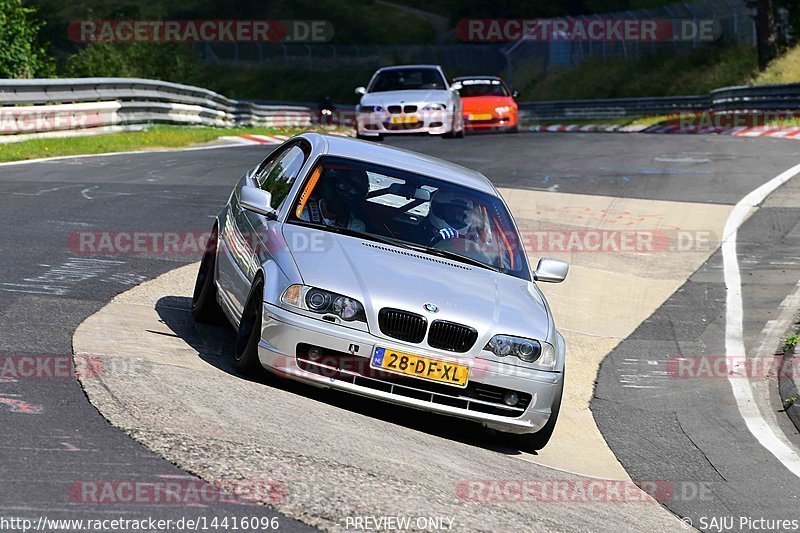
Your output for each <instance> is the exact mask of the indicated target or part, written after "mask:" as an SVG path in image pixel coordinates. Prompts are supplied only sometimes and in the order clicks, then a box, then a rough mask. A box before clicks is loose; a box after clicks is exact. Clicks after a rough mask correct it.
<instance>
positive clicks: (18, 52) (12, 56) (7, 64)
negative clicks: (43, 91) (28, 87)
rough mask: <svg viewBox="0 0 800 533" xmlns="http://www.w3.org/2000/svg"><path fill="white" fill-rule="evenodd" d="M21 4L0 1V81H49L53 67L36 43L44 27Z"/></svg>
mask: <svg viewBox="0 0 800 533" xmlns="http://www.w3.org/2000/svg"><path fill="white" fill-rule="evenodd" d="M35 14H36V10H35V9H33V8H29V7H24V6H23V5H22V0H0V43H1V44H0V78H33V77H37V76H39V77H48V76H52V75H53V74H54V72H55V63H54V61H53V59H52V58H51V57H50V55H49V54H48V53H47V50H46V49H45V47H44V46H43V45H42V44H41V43H40V42H39V30H40V29H41V28H42V26H43V23H42V22H40V21H39V20H37V19H36V18H35Z"/></svg>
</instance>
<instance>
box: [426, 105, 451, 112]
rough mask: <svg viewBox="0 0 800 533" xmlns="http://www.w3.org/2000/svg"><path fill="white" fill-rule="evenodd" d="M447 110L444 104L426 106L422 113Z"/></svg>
mask: <svg viewBox="0 0 800 533" xmlns="http://www.w3.org/2000/svg"><path fill="white" fill-rule="evenodd" d="M445 109H447V106H446V105H445V104H428V105H426V106H425V107H423V108H422V110H423V111H443V110H445Z"/></svg>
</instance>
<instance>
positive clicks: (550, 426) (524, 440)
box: [511, 373, 564, 452]
mask: <svg viewBox="0 0 800 533" xmlns="http://www.w3.org/2000/svg"><path fill="white" fill-rule="evenodd" d="M563 395H564V374H563V373H562V374H561V384H560V385H559V386H558V391H557V392H556V399H555V401H554V402H553V406H552V407H551V413H550V419H549V420H548V421H547V423H546V424H545V425H544V427H542V429H540V430H539V431H537V432H536V433H529V434H527V435H512V436H511V437H512V439H513V440H514V441H515V442H514V443H515V444H516V445H517V447H519V449H520V450H523V451H532V452H533V451H538V450H541V449H542V448H544V447H545V446H547V443H548V442H550V437H552V436H553V430H555V429H556V421H557V420H558V412H559V411H560V410H561V397H562V396H563Z"/></svg>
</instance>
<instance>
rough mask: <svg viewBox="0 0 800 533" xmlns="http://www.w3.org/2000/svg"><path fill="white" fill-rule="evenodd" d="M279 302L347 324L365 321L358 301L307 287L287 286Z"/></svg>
mask: <svg viewBox="0 0 800 533" xmlns="http://www.w3.org/2000/svg"><path fill="white" fill-rule="evenodd" d="M281 302H283V303H285V304H286V305H289V306H292V307H296V308H298V309H304V310H306V311H311V312H312V313H319V314H321V315H326V314H332V315H336V316H338V317H339V318H341V319H342V320H345V321H347V322H352V321H354V320H360V321H362V322H366V321H367V317H366V314H365V313H364V306H363V305H361V302H359V301H358V300H356V299H354V298H350V297H349V296H343V295H341V294H336V293H335V292H330V291H326V290H323V289H318V288H316V287H309V286H307V285H289V286H288V287H287V288H286V290H285V291H283V294H282V295H281Z"/></svg>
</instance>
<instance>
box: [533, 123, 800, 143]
mask: <svg viewBox="0 0 800 533" xmlns="http://www.w3.org/2000/svg"><path fill="white" fill-rule="evenodd" d="M530 130H531V131H534V132H578V133H595V132H601V133H614V132H616V133H684V134H690V135H733V136H735V137H781V138H787V139H800V127H792V128H772V127H765V126H756V127H747V126H739V127H719V126H684V127H681V126H678V125H675V124H672V125H668V126H661V125H656V126H644V125H641V124H640V125H636V126H620V125H619V124H586V125H578V124H553V125H550V126H531V127H530Z"/></svg>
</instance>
